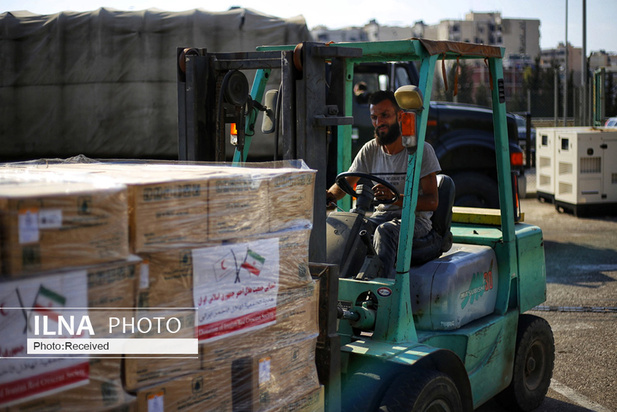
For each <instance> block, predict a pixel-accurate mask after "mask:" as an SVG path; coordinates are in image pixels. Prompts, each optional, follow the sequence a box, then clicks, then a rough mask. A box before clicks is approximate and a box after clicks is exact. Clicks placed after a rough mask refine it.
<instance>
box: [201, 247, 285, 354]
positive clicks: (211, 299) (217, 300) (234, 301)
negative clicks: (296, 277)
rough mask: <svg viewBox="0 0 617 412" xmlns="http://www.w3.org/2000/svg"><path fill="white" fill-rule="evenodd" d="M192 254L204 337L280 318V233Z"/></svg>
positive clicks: (244, 329)
mask: <svg viewBox="0 0 617 412" xmlns="http://www.w3.org/2000/svg"><path fill="white" fill-rule="evenodd" d="M192 254H193V300H194V302H195V306H197V312H198V313H197V316H198V319H197V325H198V338H199V340H200V341H202V342H203V341H206V340H214V339H220V338H223V337H228V336H231V335H238V334H241V333H245V332H247V331H250V330H256V329H260V328H264V327H266V326H268V325H271V324H273V323H276V309H277V306H276V304H277V295H278V288H279V239H278V238H271V239H258V240H254V241H251V242H246V243H235V244H226V245H220V246H213V247H207V248H199V249H193V251H192ZM213 269H214V270H213Z"/></svg>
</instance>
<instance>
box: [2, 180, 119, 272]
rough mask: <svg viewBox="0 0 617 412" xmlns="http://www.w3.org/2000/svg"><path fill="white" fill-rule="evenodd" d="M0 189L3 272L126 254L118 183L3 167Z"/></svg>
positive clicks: (38, 269) (56, 266) (98, 260)
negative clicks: (33, 173)
mask: <svg viewBox="0 0 617 412" xmlns="http://www.w3.org/2000/svg"><path fill="white" fill-rule="evenodd" d="M91 180H92V179H91ZM0 187H1V189H2V190H1V194H0V221H1V223H2V224H1V226H0V235H1V236H0V237H2V267H3V271H4V274H6V275H9V276H11V277H17V276H21V275H25V274H36V273H40V272H44V271H51V270H57V269H64V268H68V267H79V266H86V265H95V264H98V263H103V262H109V261H113V260H119V259H125V258H126V257H127V256H128V254H129V248H128V204H127V189H126V187H125V186H124V185H120V184H116V183H109V182H108V181H105V182H103V181H101V180H93V181H91V182H88V181H85V180H84V179H78V178H76V177H73V178H68V177H63V176H58V175H57V174H54V173H51V172H50V173H49V174H48V176H46V177H44V176H43V175H35V176H32V175H30V174H27V173H21V174H19V175H18V174H15V173H8V172H7V171H6V170H4V169H3V170H2V171H0Z"/></svg>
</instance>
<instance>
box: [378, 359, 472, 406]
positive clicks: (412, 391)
mask: <svg viewBox="0 0 617 412" xmlns="http://www.w3.org/2000/svg"><path fill="white" fill-rule="evenodd" d="M379 410H385V411H401V412H402V411H412V412H426V411H437V412H439V411H440V412H458V411H462V410H463V402H462V400H461V395H460V393H459V392H458V389H457V388H456V384H455V383H454V381H453V380H452V378H450V377H449V376H448V375H447V374H445V373H443V372H440V371H437V370H432V369H421V368H414V369H412V370H411V371H407V372H402V373H400V374H399V375H398V376H396V377H395V378H394V379H393V380H392V384H391V385H390V388H388V390H387V391H386V393H385V395H384V396H383V398H382V401H381V408H380V409H379Z"/></svg>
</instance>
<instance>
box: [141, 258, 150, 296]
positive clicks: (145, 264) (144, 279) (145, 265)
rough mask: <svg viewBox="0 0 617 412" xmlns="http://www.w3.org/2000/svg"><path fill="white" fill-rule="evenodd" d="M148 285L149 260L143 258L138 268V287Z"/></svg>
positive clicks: (143, 287) (142, 287) (145, 287)
mask: <svg viewBox="0 0 617 412" xmlns="http://www.w3.org/2000/svg"><path fill="white" fill-rule="evenodd" d="M149 286H150V261H149V260H147V259H143V260H142V261H141V265H140V268H139V289H147V288H148V287H149Z"/></svg>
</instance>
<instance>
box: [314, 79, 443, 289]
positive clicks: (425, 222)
mask: <svg viewBox="0 0 617 412" xmlns="http://www.w3.org/2000/svg"><path fill="white" fill-rule="evenodd" d="M369 109H370V116H371V122H372V124H373V127H374V128H375V139H372V140H370V141H368V142H367V143H366V144H365V145H364V146H363V147H362V148H361V149H360V151H359V152H358V154H357V155H356V158H355V159H354V161H353V163H352V165H351V167H350V168H349V172H354V173H366V174H370V175H373V176H376V177H379V178H381V179H383V180H385V181H386V182H387V183H389V184H390V185H391V187H388V186H389V185H386V184H383V183H377V184H375V185H374V186H372V191H373V195H374V198H375V199H376V201H377V202H379V204H378V206H377V208H376V211H375V212H374V213H373V214H372V215H371V216H370V217H369V220H371V221H372V222H374V223H375V224H376V225H377V227H376V229H375V234H374V236H373V246H374V248H375V252H376V254H377V256H378V257H379V259H380V260H381V262H382V264H383V266H382V276H383V277H388V278H393V277H394V275H395V265H396V253H397V246H398V239H399V233H400V224H401V211H402V207H403V196H404V194H403V193H402V192H403V188H404V186H405V176H406V170H407V164H408V155H409V154H408V152H407V150H405V149H406V148H405V147H404V146H403V142H402V134H401V126H400V121H401V117H402V116H401V115H402V110H401V108H400V107H399V106H398V104H397V102H396V99H395V97H394V93H393V92H392V91H384V90H380V91H377V92H374V93H373V94H371V96H370V98H369ZM440 170H441V166H440V165H439V161H438V160H437V156H436V155H435V151H434V150H433V147H432V146H431V145H430V144H428V143H426V142H425V144H424V152H423V155H422V168H421V171H420V188H419V192H418V203H417V208H416V219H415V227H414V240H415V239H420V238H426V239H423V240H424V242H425V244H426V243H427V242H428V243H429V244H433V243H434V244H435V245H437V244H441V238H440V236H439V234H437V233H436V232H435V231H434V230H431V229H432V222H431V215H432V212H433V211H435V210H436V209H437V206H438V203H439V196H438V189H437V173H438V172H440ZM346 180H347V182H348V183H349V184H350V185H352V186H353V185H355V184H356V183H358V181H359V180H360V177H356V176H349V177H347V178H346ZM392 188H395V189H396V191H393V190H392ZM397 191H398V193H397ZM344 196H345V191H344V190H343V189H341V187H340V186H339V185H338V184H336V183H334V184H333V185H332V186H331V187H330V188H329V189H328V190H327V193H326V201H327V204H328V206H332V205H335V203H336V201H337V200H339V199H341V198H343V197H344Z"/></svg>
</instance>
